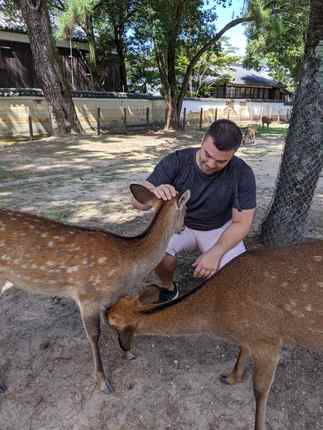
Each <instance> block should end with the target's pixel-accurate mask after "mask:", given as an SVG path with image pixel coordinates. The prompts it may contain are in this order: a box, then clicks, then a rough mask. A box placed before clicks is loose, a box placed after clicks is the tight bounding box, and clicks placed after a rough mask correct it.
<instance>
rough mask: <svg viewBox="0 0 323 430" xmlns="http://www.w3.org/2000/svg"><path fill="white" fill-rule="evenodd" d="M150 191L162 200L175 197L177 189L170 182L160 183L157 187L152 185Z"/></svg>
mask: <svg viewBox="0 0 323 430" xmlns="http://www.w3.org/2000/svg"><path fill="white" fill-rule="evenodd" d="M151 191H152V192H153V193H154V194H155V196H156V197H157V198H158V199H162V200H164V201H167V200H171V199H172V198H173V197H176V195H177V191H176V190H175V188H174V187H173V185H170V184H162V185H159V186H158V187H154V188H153V189H151Z"/></svg>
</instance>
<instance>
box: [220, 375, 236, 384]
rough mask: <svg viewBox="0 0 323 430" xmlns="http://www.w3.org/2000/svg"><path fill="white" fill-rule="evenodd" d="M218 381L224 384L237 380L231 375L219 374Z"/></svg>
mask: <svg viewBox="0 0 323 430" xmlns="http://www.w3.org/2000/svg"><path fill="white" fill-rule="evenodd" d="M220 381H221V382H222V384H226V385H235V384H237V382H238V381H236V379H235V378H234V376H232V375H221V376H220Z"/></svg>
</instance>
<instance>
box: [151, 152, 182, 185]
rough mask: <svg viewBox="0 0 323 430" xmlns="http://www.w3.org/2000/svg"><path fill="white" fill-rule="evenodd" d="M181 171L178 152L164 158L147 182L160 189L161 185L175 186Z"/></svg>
mask: <svg viewBox="0 0 323 430" xmlns="http://www.w3.org/2000/svg"><path fill="white" fill-rule="evenodd" d="M178 171H179V158H178V154H177V152H173V153H172V154H169V155H167V156H166V157H164V158H162V159H161V160H160V161H159V163H158V164H157V166H156V167H155V169H154V170H153V172H152V173H151V175H149V176H148V178H147V181H148V182H150V183H151V184H153V185H154V186H155V187H158V186H159V185H161V184H171V185H172V184H173V183H174V181H175V178H176V176H177V174H178Z"/></svg>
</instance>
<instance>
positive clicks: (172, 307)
mask: <svg viewBox="0 0 323 430" xmlns="http://www.w3.org/2000/svg"><path fill="white" fill-rule="evenodd" d="M106 317H107V319H108V321H109V323H110V324H111V325H112V326H113V327H115V328H116V329H117V331H118V333H119V341H120V345H121V346H122V348H123V349H124V350H125V351H129V350H130V346H131V340H132V337H133V335H134V334H136V335H149V336H151V335H158V336H179V335H183V336H192V335H202V334H205V335H216V336H221V337H223V339H224V340H225V341H228V342H234V343H238V344H240V353H239V356H238V359H237V362H236V364H235V366H234V368H233V370H232V372H231V373H230V374H229V375H227V376H225V375H222V377H221V380H222V382H224V383H227V384H236V383H240V382H242V381H243V375H244V365H245V361H246V359H247V357H248V356H249V355H250V356H251V358H252V359H253V363H254V368H253V387H254V395H255V400H256V417H255V429H256V430H265V429H266V424H265V414H266V404H267V399H268V396H269V392H270V388H271V385H272V382H273V379H274V374H275V370H276V367H277V365H278V362H279V358H280V349H281V347H282V345H284V344H290V345H302V346H305V347H308V348H320V347H321V348H323V241H313V242H308V243H303V244H298V245H293V246H290V247H286V248H280V249H262V250H254V251H251V252H248V253H246V254H244V255H241V256H239V257H238V258H237V259H235V260H234V261H232V262H231V263H230V264H229V265H227V266H225V267H224V268H223V269H222V270H221V271H220V272H218V273H217V275H216V276H215V277H212V278H210V279H209V280H208V281H206V282H205V283H204V284H202V285H200V286H199V287H197V288H196V289H194V290H193V291H192V292H190V293H187V294H186V295H184V296H183V297H180V298H179V299H177V300H176V301H175V302H174V303H166V304H164V305H161V304H144V301H143V299H142V297H138V296H137V297H132V298H131V297H124V298H122V299H121V300H120V302H118V303H117V304H115V305H114V306H112V308H111V309H110V311H109V312H108V313H107V314H106Z"/></svg>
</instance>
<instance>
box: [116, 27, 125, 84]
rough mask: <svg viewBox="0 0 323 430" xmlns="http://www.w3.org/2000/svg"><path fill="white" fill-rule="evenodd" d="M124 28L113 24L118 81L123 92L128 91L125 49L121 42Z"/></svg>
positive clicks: (122, 41)
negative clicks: (118, 72)
mask: <svg viewBox="0 0 323 430" xmlns="http://www.w3.org/2000/svg"><path fill="white" fill-rule="evenodd" d="M123 33H124V26H123V25H120V24H114V42H115V44H116V49H117V53H118V57H119V61H120V66H119V70H120V81H121V87H122V90H123V91H124V92H127V91H128V80H127V68H126V52H125V51H126V48H125V43H124V40H123Z"/></svg>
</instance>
